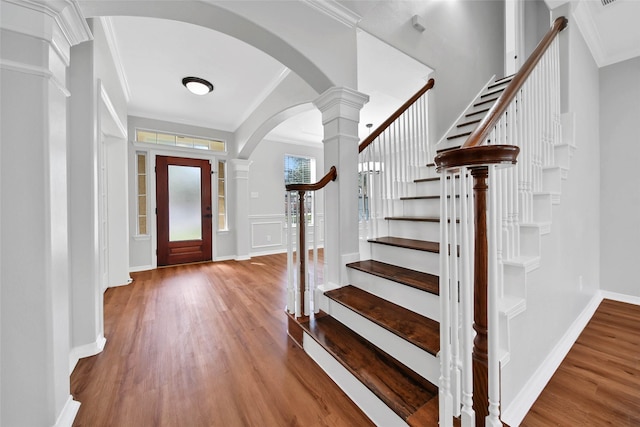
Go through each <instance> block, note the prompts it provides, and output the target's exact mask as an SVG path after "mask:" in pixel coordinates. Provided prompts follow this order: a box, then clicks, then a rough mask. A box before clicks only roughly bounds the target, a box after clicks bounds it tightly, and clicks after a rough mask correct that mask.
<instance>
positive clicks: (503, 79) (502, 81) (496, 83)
mask: <svg viewBox="0 0 640 427" xmlns="http://www.w3.org/2000/svg"><path fill="white" fill-rule="evenodd" d="M514 77H515V74H512V75H510V76H505V77H501V78H499V79H497V80H495V81H494V82H493V83H492V84H490V85H489V86H488V87H487V89H493V88H494V87H496V86H500V85H503V84H505V83H509V82H510V81H511V80H513V78H514Z"/></svg>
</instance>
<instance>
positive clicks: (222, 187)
mask: <svg viewBox="0 0 640 427" xmlns="http://www.w3.org/2000/svg"><path fill="white" fill-rule="evenodd" d="M226 184H227V181H226V162H224V161H222V160H219V161H218V231H224V230H227V191H226Z"/></svg>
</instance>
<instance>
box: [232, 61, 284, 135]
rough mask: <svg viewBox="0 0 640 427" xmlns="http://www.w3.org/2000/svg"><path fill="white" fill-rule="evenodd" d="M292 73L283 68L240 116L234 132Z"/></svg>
mask: <svg viewBox="0 0 640 427" xmlns="http://www.w3.org/2000/svg"><path fill="white" fill-rule="evenodd" d="M290 72H291V70H290V69H288V68H287V67H284V66H283V67H282V72H281V73H280V74H278V76H276V78H275V79H273V81H271V83H269V84H268V85H267V86H266V87H265V89H264V90H263V91H262V92H260V94H259V95H258V96H256V99H255V100H254V101H253V102H252V103H251V105H249V106H248V107H247V109H246V110H245V112H244V113H243V114H242V115H241V116H240V118H239V119H238V121H237V122H236V123H235V124H234V127H235V129H234V132H235V131H236V130H237V129H238V128H239V127H240V125H242V123H244V122H245V120H247V119H248V118H249V116H250V115H251V113H253V112H254V111H255V110H256V109H257V108H258V106H259V105H260V104H262V103H263V102H264V100H265V99H267V97H268V96H269V95H271V93H272V92H273V91H274V90H276V88H277V87H278V85H280V83H282V81H283V80H284V79H285V78H287V76H288V75H289V73H290Z"/></svg>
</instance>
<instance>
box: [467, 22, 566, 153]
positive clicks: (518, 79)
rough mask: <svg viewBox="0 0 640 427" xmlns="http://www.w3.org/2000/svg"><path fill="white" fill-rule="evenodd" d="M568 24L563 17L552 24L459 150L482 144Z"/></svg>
mask: <svg viewBox="0 0 640 427" xmlns="http://www.w3.org/2000/svg"><path fill="white" fill-rule="evenodd" d="M568 22H569V21H568V20H567V18H565V17H564V16H561V17H559V18H557V19H556V20H555V21H554V22H553V25H552V26H551V28H550V29H549V31H547V34H545V36H544V37H543V38H542V40H540V43H538V46H536V48H535V50H534V51H533V53H531V56H529V58H528V59H527V60H526V62H525V63H524V65H523V66H522V68H520V70H519V71H518V72H517V73H516V75H515V77H514V78H513V80H511V82H509V84H508V85H507V87H506V89H505V90H504V92H502V94H501V95H500V97H499V98H498V100H497V101H496V103H495V104H493V107H491V109H490V110H489V112H488V113H487V115H486V116H485V117H484V118H483V119H482V121H481V122H480V124H479V125H478V127H477V128H476V129H475V130H474V131H473V132H472V133H471V135H469V138H467V140H466V142H465V143H464V144H462V147H461V148H469V147H475V146H478V145H480V144H482V142H483V141H484V140H485V139H486V137H487V135H489V132H491V130H492V129H493V128H494V127H495V125H496V123H498V120H500V117H502V115H503V114H504V112H505V111H506V110H507V107H508V106H509V104H511V101H513V98H515V96H516V94H517V93H518V91H519V90H520V89H521V88H522V85H524V82H525V81H526V80H527V78H528V77H529V75H530V74H531V72H532V71H533V69H534V68H535V67H536V65H537V64H538V62H540V59H541V58H542V56H543V55H544V53H545V52H546V51H547V49H548V48H549V46H550V45H551V42H552V41H553V39H554V38H555V37H556V36H557V35H558V33H560V31H562V30H564V29H565V28H566V27H567V23H568Z"/></svg>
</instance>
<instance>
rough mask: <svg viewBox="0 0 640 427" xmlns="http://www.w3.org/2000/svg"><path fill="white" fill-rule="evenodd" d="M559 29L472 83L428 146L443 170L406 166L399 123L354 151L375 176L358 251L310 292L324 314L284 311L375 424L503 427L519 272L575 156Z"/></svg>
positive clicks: (531, 264) (408, 155)
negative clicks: (454, 115) (563, 100)
mask: <svg viewBox="0 0 640 427" xmlns="http://www.w3.org/2000/svg"><path fill="white" fill-rule="evenodd" d="M564 27H566V19H564V18H558V19H557V20H556V21H555V22H554V24H553V26H552V28H551V29H550V31H549V32H548V33H547V35H545V38H544V39H543V40H542V41H541V43H540V44H539V45H538V47H537V48H536V50H535V51H534V53H533V54H532V56H531V57H530V58H529V59H528V60H527V62H526V63H525V64H524V65H523V67H522V69H521V70H520V71H519V72H518V74H517V75H515V76H511V77H506V78H502V79H498V80H493V79H492V80H491V81H490V82H488V83H487V84H486V85H485V87H483V88H482V89H481V91H480V92H479V93H478V95H477V96H476V98H475V99H474V100H473V101H472V102H471V103H470V104H469V106H468V107H467V108H466V109H465V111H464V112H463V113H462V114H461V116H460V117H459V118H458V120H456V122H455V123H454V124H453V125H452V126H451V128H450V129H449V130H448V131H447V132H446V134H445V136H444V137H443V139H442V140H441V142H440V143H438V144H437V146H436V149H437V151H438V153H439V154H438V155H437V156H436V158H435V161H436V162H437V163H438V165H439V166H440V167H441V168H442V169H443V174H442V175H440V176H438V175H437V174H436V172H435V168H434V165H432V164H429V165H420V166H419V167H416V166H415V165H414V164H413V163H412V162H413V157H415V156H414V153H421V151H420V148H419V147H416V146H415V144H414V143H413V142H412V137H413V135H415V134H418V136H419V138H418V139H420V134H419V133H417V132H415V131H410V132H409V133H408V134H406V135H404V136H403V135H400V137H398V130H399V129H404V128H405V127H407V126H406V124H405V123H404V122H403V123H400V124H399V125H396V127H395V128H394V129H393V131H392V133H393V134H394V136H395V137H396V138H397V140H394V141H393V143H394V144H396V143H397V144H405V146H404V147H405V148H399V147H400V146H399V145H398V146H396V145H391V144H390V139H391V137H389V136H384V137H381V138H380V139H379V140H377V141H376V142H380V144H379V145H378V146H375V145H373V144H372V147H373V148H372V149H371V150H369V151H368V152H367V154H366V156H364V157H361V165H360V166H361V171H366V174H367V176H368V178H367V179H363V180H361V183H362V182H368V183H369V184H367V185H370V186H371V187H370V188H367V190H366V191H364V190H363V188H361V192H360V193H361V195H367V197H368V201H365V200H364V198H363V199H362V200H361V202H362V203H361V207H362V206H366V207H367V209H366V210H364V211H362V210H361V212H360V217H361V218H365V221H363V222H366V223H370V226H369V225H368V226H366V227H365V229H364V230H361V241H360V255H361V260H360V261H358V262H353V263H349V264H347V266H346V267H347V269H348V279H349V284H347V285H345V286H342V287H340V288H338V289H328V290H324V292H323V293H322V294H321V295H320V296H319V298H318V299H317V300H316V301H315V302H314V305H315V308H319V309H320V311H319V312H317V313H316V314H315V315H314V314H312V315H310V316H307V317H298V318H295V317H293V316H292V315H291V314H290V315H289V333H290V335H291V336H292V338H294V339H295V340H296V341H297V342H298V343H299V344H300V345H301V346H303V347H304V349H305V351H306V352H307V353H308V354H309V355H310V356H311V357H312V358H313V359H314V360H315V361H316V362H317V363H318V364H319V365H320V366H321V367H322V368H323V369H324V370H325V371H326V372H327V374H328V375H329V376H330V377H331V378H332V379H333V380H334V381H335V382H336V383H337V384H338V385H339V386H340V387H341V388H342V389H343V390H344V391H345V393H346V394H347V395H348V396H349V397H350V398H351V399H352V400H353V401H354V402H355V403H356V404H357V405H358V406H359V407H360V408H361V409H362V410H363V411H364V412H365V413H366V414H367V416H369V417H370V418H371V420H372V421H373V422H374V423H375V424H376V425H379V426H384V427H395V426H407V425H409V426H415V427H418V426H421V427H425V426H436V425H449V426H450V425H463V426H465V427H467V426H472V425H478V426H480V425H487V426H492V427H497V426H502V425H503V423H502V421H501V420H500V399H501V398H500V381H501V379H500V374H501V372H502V371H501V369H502V368H503V367H504V365H505V364H506V363H508V359H509V348H508V343H509V336H508V331H509V321H510V320H511V319H512V318H513V317H515V316H517V315H518V314H519V313H521V312H523V311H524V310H525V309H526V275H527V274H528V273H529V272H531V271H532V270H533V269H535V268H536V267H537V265H538V264H539V261H540V249H541V243H540V236H541V235H543V234H545V233H548V232H549V230H550V222H551V219H552V218H551V214H552V209H551V206H552V204H554V203H555V204H557V203H559V201H560V191H561V180H562V179H566V178H567V171H568V166H569V165H568V162H569V158H570V155H571V153H572V147H571V145H570V144H568V143H563V142H562V141H561V139H562V137H564V136H565V135H562V134H561V123H560V121H561V117H560V102H559V96H558V93H559V90H558V88H559V81H560V78H559V73H558V70H559V67H558V66H557V62H558V60H557V58H558V43H557V39H556V35H557V34H558V33H559V32H560V31H562V29H563V28H564ZM548 52H549V53H548ZM554 61H555V62H554ZM538 64H542V65H541V66H540V67H538ZM543 67H546V68H543ZM530 77H531V78H530ZM529 78H530V79H529ZM554 96H555V97H554ZM418 98H419V97H418V94H416V95H415V96H414V98H412V99H411V100H410V101H408V102H407V103H405V106H407V105H411V104H412V103H413V102H414V101H415V99H418ZM405 106H403V107H401V108H404V107H405ZM547 106H548V108H547ZM399 111H400V110H399ZM422 111H426V110H424V109H423V110H422ZM401 114H402V113H398V112H396V115H395V117H393V116H392V117H391V118H390V119H389V120H388V121H387V122H385V124H383V125H384V127H385V129H386V127H388V126H389V124H391V123H394V122H395V120H396V119H397V118H398V117H400V118H401ZM409 116H411V117H414V118H415V117H416V116H417V117H419V114H416V112H410V113H409ZM567 117H569V118H570V116H565V117H562V121H563V122H564V121H565V120H566V118H567ZM418 122H419V123H420V120H418ZM562 124H563V125H565V124H566V123H562ZM382 127H383V126H381V127H380V128H378V129H376V131H374V132H373V134H372V135H370V137H369V138H367V139H365V141H363V143H362V144H361V146H360V152H361V153H362V152H363V145H364V146H365V147H366V146H367V145H368V144H369V143H371V142H372V141H373V140H374V138H378V136H379V135H380V134H381V133H382V132H384V130H383V131H379V130H380V129H381V128H382ZM568 128H569V130H571V126H569V127H568ZM418 129H419V130H420V129H422V128H421V127H420V126H418ZM407 135H408V136H407ZM565 141H566V137H565ZM406 144H408V145H406ZM460 147H462V149H459V148H460ZM520 151H522V152H521V154H522V155H521V156H520V157H519V158H518V155H519V154H520ZM362 154H364V153H362ZM362 154H361V156H362ZM427 158H429V159H430V158H431V156H427ZM427 161H430V160H427ZM427 161H425V162H424V163H427ZM516 162H517V163H518V167H517V168H502V169H498V168H493V165H498V164H503V165H505V164H506V165H513V164H516ZM378 165H383V166H384V168H382V167H379V166H378ZM394 167H397V168H399V169H400V170H389V169H393V168H394ZM472 183H473V191H471V187H472V185H471V184H472ZM374 190H375V191H374ZM374 192H376V196H377V199H378V200H377V201H376V198H374V197H371V194H373V193H374ZM487 195H489V197H487ZM488 199H489V201H490V202H491V204H490V205H487V200H488ZM442 201H445V203H442ZM369 202H370V203H371V204H372V206H371V207H369V204H368V203H369ZM474 206H475V207H474ZM487 212H488V214H487ZM476 213H477V215H476ZM441 218H447V221H446V222H441ZM474 223H475V227H474ZM469 228H471V229H472V230H469ZM488 230H489V231H488ZM363 231H364V234H363ZM363 235H366V236H368V237H367V238H363V237H362V236H363ZM488 241H489V242H490V245H488V244H487V243H488ZM474 242H475V248H477V251H476V252H475V253H474V252H473V248H474ZM441 247H445V248H449V249H448V251H447V253H442V254H441V253H440V249H441ZM453 248H455V249H454V250H453ZM472 269H473V270H474V271H473V273H474V275H475V278H474V279H471V275H470V273H471V270H472ZM490 269H492V270H491V271H492V272H491V277H490V279H491V280H490V281H489V270H490ZM507 283H508V287H507V286H506V285H505V284H507ZM441 284H442V285H443V286H442V287H441ZM301 293H302V292H301ZM473 306H475V309H472V307H473ZM472 324H473V325H474V329H475V331H476V332H477V334H476V337H475V339H473V331H472V329H471V325H472ZM490 327H492V328H496V329H492V332H491V334H488V332H487V331H488V329H489V328H490ZM472 347H473V354H474V355H476V356H477V357H474V358H473V361H472V360H471V353H472ZM487 349H488V351H487ZM472 378H473V380H472ZM436 384H437V385H438V386H436ZM472 396H473V400H472ZM454 417H458V418H454ZM452 420H453V421H452Z"/></svg>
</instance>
